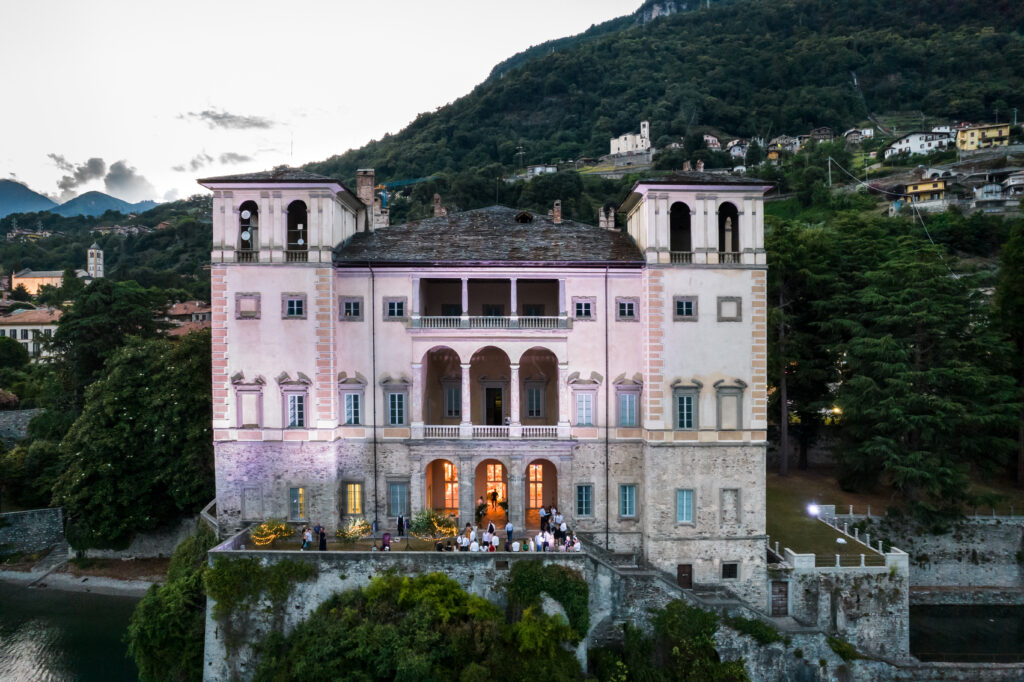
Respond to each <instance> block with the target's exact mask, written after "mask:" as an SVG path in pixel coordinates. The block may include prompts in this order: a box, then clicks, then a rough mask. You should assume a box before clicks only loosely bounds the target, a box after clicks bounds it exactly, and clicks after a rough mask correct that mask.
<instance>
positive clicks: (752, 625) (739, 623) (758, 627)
mask: <svg viewBox="0 0 1024 682" xmlns="http://www.w3.org/2000/svg"><path fill="white" fill-rule="evenodd" d="M723 622H724V623H725V624H726V625H728V626H729V627H731V628H732V629H733V630H735V631H736V632H739V633H742V634H744V635H749V636H750V637H753V638H754V641H756V642H757V643H758V644H760V645H761V646H765V645H767V644H771V643H772V642H781V641H783V637H782V635H781V634H779V631H778V629H777V628H775V627H774V626H772V625H769V624H768V623H765V622H764V621H761V620H754V619H750V618H743V617H742V616H734V617H731V618H726V619H725V620H724V621H723Z"/></svg>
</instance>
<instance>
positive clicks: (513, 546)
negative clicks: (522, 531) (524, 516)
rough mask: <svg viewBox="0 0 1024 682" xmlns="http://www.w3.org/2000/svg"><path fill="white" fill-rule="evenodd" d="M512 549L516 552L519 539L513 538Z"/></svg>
mask: <svg viewBox="0 0 1024 682" xmlns="http://www.w3.org/2000/svg"><path fill="white" fill-rule="evenodd" d="M512 551H513V552H518V551H519V540H515V541H514V542H513V543H512Z"/></svg>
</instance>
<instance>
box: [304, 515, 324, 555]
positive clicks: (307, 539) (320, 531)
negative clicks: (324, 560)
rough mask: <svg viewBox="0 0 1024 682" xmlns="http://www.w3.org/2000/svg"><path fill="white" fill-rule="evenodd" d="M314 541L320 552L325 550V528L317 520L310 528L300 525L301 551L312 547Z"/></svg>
mask: <svg viewBox="0 0 1024 682" xmlns="http://www.w3.org/2000/svg"><path fill="white" fill-rule="evenodd" d="M314 542H316V543H317V549H319V550H320V551H321V552H326V551H327V530H326V529H325V528H324V527H323V526H322V525H320V523H319V522H318V523H317V524H316V525H315V526H313V527H312V528H310V527H309V526H303V527H302V551H305V550H307V549H313V543H314Z"/></svg>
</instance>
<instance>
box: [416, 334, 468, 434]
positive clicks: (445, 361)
mask: <svg viewBox="0 0 1024 682" xmlns="http://www.w3.org/2000/svg"><path fill="white" fill-rule="evenodd" d="M423 368H424V377H423V422H424V423H425V424H428V425H429V424H445V425H456V424H459V423H460V422H461V421H462V409H463V406H462V365H461V364H460V360H459V354H458V353H456V352H455V351H454V350H452V349H451V348H448V347H447V346H437V347H435V348H431V349H430V350H429V351H427V352H426V353H425V354H424V355H423Z"/></svg>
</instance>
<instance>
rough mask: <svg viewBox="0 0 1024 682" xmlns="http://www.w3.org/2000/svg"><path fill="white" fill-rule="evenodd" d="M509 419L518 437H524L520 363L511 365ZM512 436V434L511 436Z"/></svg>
mask: <svg viewBox="0 0 1024 682" xmlns="http://www.w3.org/2000/svg"><path fill="white" fill-rule="evenodd" d="M508 391H509V401H508V405H509V415H508V416H509V419H510V421H511V422H512V429H514V430H515V431H516V434H515V435H516V436H518V435H522V434H521V429H522V408H520V406H519V363H518V362H513V363H511V364H510V365H509V382H508ZM510 435H512V434H510Z"/></svg>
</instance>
